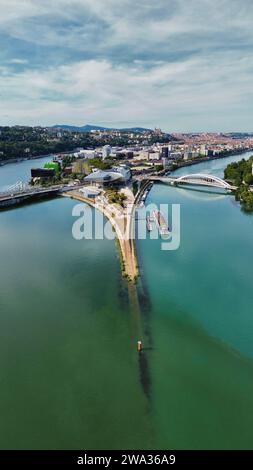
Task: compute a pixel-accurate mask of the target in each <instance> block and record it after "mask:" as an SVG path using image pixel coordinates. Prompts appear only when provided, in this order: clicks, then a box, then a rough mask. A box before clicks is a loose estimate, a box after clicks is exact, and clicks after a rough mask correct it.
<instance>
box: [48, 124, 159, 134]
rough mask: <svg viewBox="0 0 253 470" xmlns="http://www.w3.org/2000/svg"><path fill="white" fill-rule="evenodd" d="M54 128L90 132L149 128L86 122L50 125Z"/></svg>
mask: <svg viewBox="0 0 253 470" xmlns="http://www.w3.org/2000/svg"><path fill="white" fill-rule="evenodd" d="M52 128H54V129H64V130H69V131H76V132H90V131H125V132H147V131H148V132H150V131H151V129H146V128H144V127H130V128H124V129H120V128H114V127H113V128H112V127H103V126H95V125H92V124H86V125H85V126H69V125H67V124H56V125H54V126H52Z"/></svg>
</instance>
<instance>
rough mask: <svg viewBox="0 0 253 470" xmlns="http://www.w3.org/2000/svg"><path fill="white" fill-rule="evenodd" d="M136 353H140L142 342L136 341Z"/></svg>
mask: <svg viewBox="0 0 253 470" xmlns="http://www.w3.org/2000/svg"><path fill="white" fill-rule="evenodd" d="M137 351H138V352H141V351H142V342H141V341H138V343H137Z"/></svg>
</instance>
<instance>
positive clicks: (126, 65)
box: [0, 0, 253, 130]
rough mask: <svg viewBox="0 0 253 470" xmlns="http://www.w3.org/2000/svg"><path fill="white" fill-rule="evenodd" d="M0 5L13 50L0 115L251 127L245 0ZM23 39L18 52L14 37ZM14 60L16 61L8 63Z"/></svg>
mask: <svg viewBox="0 0 253 470" xmlns="http://www.w3.org/2000/svg"><path fill="white" fill-rule="evenodd" d="M0 5H1V15H0V31H2V32H3V33H4V34H5V36H6V38H7V39H6V43H7V45H8V46H9V47H10V51H11V52H10V53H11V56H8V55H7V56H4V61H3V64H2V65H1V67H0V100H1V115H2V116H5V115H6V114H8V116H9V121H10V122H12V123H16V122H19V123H24V122H27V123H30V124H33V123H43V124H49V123H51V124H54V123H55V122H57V121H58V122H59V121H65V122H71V123H84V122H87V121H89V122H94V123H97V122H102V121H109V120H110V121H115V122H117V121H118V122H119V121H121V122H123V121H128V120H131V121H135V122H136V123H137V124H141V122H147V119H148V120H149V119H150V125H152V123H153V124H160V125H162V126H163V127H166V128H167V129H168V130H169V129H175V128H181V129H182V128H183V127H186V126H187V125H188V127H189V126H193V127H194V128H199V127H201V126H202V124H203V123H204V122H205V123H207V124H208V123H209V127H212V128H214V127H215V126H216V123H217V125H218V124H219V125H220V124H222V122H223V126H222V128H223V129H225V128H227V129H230V128H231V126H232V127H234V128H237V129H239V128H240V129H243V127H244V128H246V127H247V129H248V128H249V126H250V123H249V122H248V121H249V116H250V107H252V106H251V105H252V85H251V76H252V68H253V60H252V57H251V55H250V53H249V52H248V51H249V50H250V48H251V47H253V28H252V17H253V2H252V1H251V0H244V2H240V1H239V0H156V2H154V1H153V0H152V1H151V0H142V1H141V2H136V1H134V0H53V1H52V0H43V1H39V0H0ZM13 39H14V40H15V43H14V46H13V47H14V50H12V49H11V41H12V40H13ZM21 40H22V48H21V49H22V50H21V52H22V57H21V56H20V57H19V56H18V55H17V54H16V51H15V46H16V45H17V44H19V41H20V43H21ZM23 41H24V42H23ZM42 46H43V47H42ZM25 47H27V56H26V55H25V54H24V50H25ZM42 49H43V52H44V55H43V56H42V54H41V51H42ZM45 50H46V51H47V52H48V57H49V56H50V57H51V62H50V61H49V59H48V63H47V53H45ZM3 51H5V47H4V45H3V48H2V52H3ZM34 51H36V54H35V52H34ZM67 51H71V62H72V63H70V62H69V60H70V59H69V58H68V59H66V58H65V57H66V55H65V54H66V53H67ZM32 53H34V54H35V55H36V66H35V65H34V64H33V59H32V57H33V56H32V57H31V55H32ZM6 54H7V53H6ZM40 54H41V55H40ZM69 55H70V54H69ZM40 57H41V63H40V64H39V65H38V62H39V61H40ZM52 57H53V59H52ZM6 64H7V66H8V65H9V66H10V67H9V68H8V67H7V66H6ZM59 64H61V65H59ZM15 65H17V66H18V65H24V67H22V68H23V69H24V70H22V71H20V70H19V69H20V67H17V70H16V72H15V71H14V69H15ZM31 67H33V68H31ZM239 116H240V119H239ZM189 119H191V123H190V124H189ZM3 121H4V120H3ZM4 123H5V121H4V122H3V124H4Z"/></svg>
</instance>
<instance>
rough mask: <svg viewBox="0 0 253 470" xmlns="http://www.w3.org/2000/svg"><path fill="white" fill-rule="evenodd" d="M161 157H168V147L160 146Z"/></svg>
mask: <svg viewBox="0 0 253 470" xmlns="http://www.w3.org/2000/svg"><path fill="white" fill-rule="evenodd" d="M161 157H162V158H168V157H169V149H168V147H162V154H161Z"/></svg>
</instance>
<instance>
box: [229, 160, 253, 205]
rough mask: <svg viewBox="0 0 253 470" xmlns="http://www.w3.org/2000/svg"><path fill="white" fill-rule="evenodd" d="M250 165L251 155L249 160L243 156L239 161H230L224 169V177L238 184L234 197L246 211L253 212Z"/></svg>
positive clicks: (252, 163)
mask: <svg viewBox="0 0 253 470" xmlns="http://www.w3.org/2000/svg"><path fill="white" fill-rule="evenodd" d="M252 165H253V156H252V157H250V159H249V160H245V159H244V158H243V159H242V160H241V161H240V162H232V163H230V164H229V165H228V166H227V167H226V168H225V171H224V177H225V179H226V180H227V181H229V182H231V183H232V184H234V185H235V186H238V189H237V191H236V193H235V198H236V200H237V201H239V202H240V204H241V206H242V208H243V210H245V211H246V212H253V192H252V191H251V189H252V187H250V186H252V185H253V174H252Z"/></svg>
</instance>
